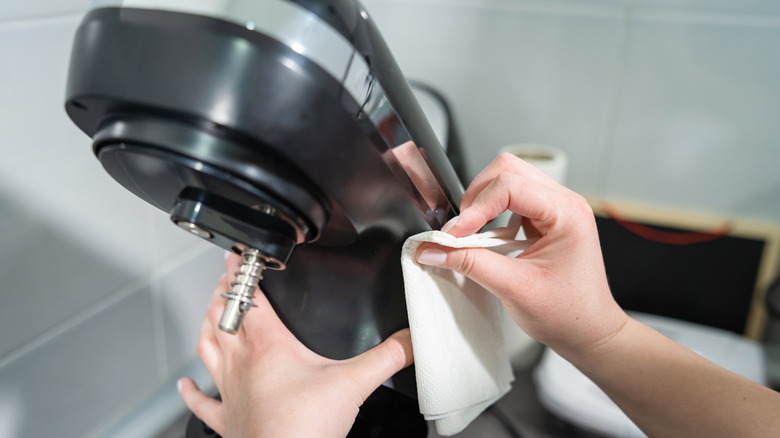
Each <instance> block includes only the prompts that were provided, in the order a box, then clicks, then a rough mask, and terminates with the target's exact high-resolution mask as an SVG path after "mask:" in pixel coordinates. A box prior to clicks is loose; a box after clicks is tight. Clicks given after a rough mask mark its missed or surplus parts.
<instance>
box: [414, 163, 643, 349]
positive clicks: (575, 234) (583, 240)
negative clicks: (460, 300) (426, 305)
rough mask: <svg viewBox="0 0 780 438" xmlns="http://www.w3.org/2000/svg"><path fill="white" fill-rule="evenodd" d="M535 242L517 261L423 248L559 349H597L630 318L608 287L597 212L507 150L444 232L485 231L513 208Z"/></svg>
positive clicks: (430, 260) (422, 258)
mask: <svg viewBox="0 0 780 438" xmlns="http://www.w3.org/2000/svg"><path fill="white" fill-rule="evenodd" d="M507 209H508V210H511V211H512V212H513V213H515V214H516V215H519V216H521V217H522V220H523V228H524V230H525V232H526V235H527V236H528V238H529V239H530V240H532V242H533V243H532V244H531V246H530V247H529V248H528V249H527V250H525V252H523V253H522V254H520V255H519V256H518V257H517V258H510V257H506V256H503V255H499V254H496V253H494V252H491V251H489V250H486V249H480V248H471V249H454V248H444V247H440V246H437V245H433V244H426V245H422V246H421V247H420V249H419V251H418V254H417V260H418V261H419V262H420V263H423V264H428V265H435V266H440V267H443V268H448V269H452V270H455V271H457V272H460V273H462V274H464V275H466V276H467V277H469V278H471V279H472V280H474V281H476V282H477V283H479V284H481V285H482V286H483V287H485V288H486V289H487V290H489V291H490V292H491V293H493V294H494V295H496V296H497V297H498V298H499V299H500V300H501V302H502V303H503V304H504V306H505V307H506V308H507V310H508V311H509V314H510V315H511V316H512V318H513V319H514V321H515V322H516V323H517V324H518V325H519V326H520V327H521V328H522V329H523V330H524V331H525V332H526V333H528V334H529V335H531V336H532V337H534V338H535V339H537V340H538V341H540V342H542V343H545V344H547V345H548V346H550V347H552V348H554V349H556V350H558V351H559V353H562V354H565V353H566V352H572V353H574V352H583V351H585V350H589V349H591V348H596V347H598V346H599V345H600V344H602V343H604V342H606V341H607V340H609V339H610V338H611V337H613V336H614V335H616V334H617V333H618V332H619V331H620V330H621V328H622V327H623V326H624V325H625V324H626V322H627V321H628V317H627V315H626V314H625V313H624V312H623V311H622V310H621V309H620V308H619V307H618V305H617V304H616V303H615V301H614V300H613V298H612V295H611V293H610V290H609V286H608V284H607V279H606V274H605V271H604V264H603V260H602V255H601V248H600V245H599V238H598V233H597V230H596V224H595V218H594V215H593V211H592V210H591V208H590V206H589V205H588V203H587V202H586V201H585V199H584V198H582V197H581V196H579V195H578V194H576V193H574V192H572V191H571V190H569V189H567V188H566V187H564V186H562V185H560V184H558V183H556V182H555V181H554V180H552V179H551V178H550V177H548V176H547V175H546V174H544V173H543V172H542V171H540V170H539V169H537V168H536V167H534V166H532V165H531V164H529V163H526V162H524V161H522V160H520V159H519V158H517V157H515V156H513V155H510V154H502V155H500V156H499V157H498V158H496V160H494V161H493V162H492V163H491V164H490V165H489V166H488V167H487V168H485V170H483V171H482V172H481V173H480V174H479V175H477V177H476V178H475V179H474V181H473V182H472V183H471V185H470V186H469V188H468V190H466V193H465V194H464V196H463V199H462V201H461V213H460V216H458V217H457V218H455V219H453V220H452V221H450V222H449V223H448V224H446V225H445V227H444V228H443V229H442V231H446V232H448V233H450V234H452V235H453V236H455V237H463V236H467V235H471V234H474V233H476V232H478V231H479V230H480V229H481V228H482V227H483V226H485V225H486V224H487V223H488V222H489V221H490V220H492V219H494V218H495V217H497V216H498V215H499V214H501V213H503V212H504V211H506V210H507Z"/></svg>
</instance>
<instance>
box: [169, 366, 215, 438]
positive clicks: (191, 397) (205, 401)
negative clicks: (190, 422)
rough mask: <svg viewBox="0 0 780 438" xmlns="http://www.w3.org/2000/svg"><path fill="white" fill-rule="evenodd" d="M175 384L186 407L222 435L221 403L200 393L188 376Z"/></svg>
mask: <svg viewBox="0 0 780 438" xmlns="http://www.w3.org/2000/svg"><path fill="white" fill-rule="evenodd" d="M177 386H178V389H179V393H181V398H182V400H184V404H186V405H187V408H189V410H190V411H192V413H193V414H195V416H196V417H198V418H200V419H201V420H203V422H204V423H206V424H207V425H208V426H209V427H210V428H212V429H214V430H215V431H216V432H217V433H218V434H220V435H224V433H225V419H224V418H223V415H222V403H221V402H219V401H218V400H215V399H213V398H211V397H209V396H208V395H206V394H204V393H202V392H201V391H200V389H198V386H197V385H195V382H194V381H192V379H190V378H189V377H185V378H183V379H180V380H179V381H178V382H177Z"/></svg>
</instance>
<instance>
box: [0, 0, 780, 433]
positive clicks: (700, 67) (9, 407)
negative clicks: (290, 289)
mask: <svg viewBox="0 0 780 438" xmlns="http://www.w3.org/2000/svg"><path fill="white" fill-rule="evenodd" d="M194 1H197V0H193V2H194ZM363 3H364V4H365V6H366V8H367V9H368V11H369V13H371V14H372V16H373V19H374V20H375V21H376V23H377V24H378V26H379V28H380V30H381V31H382V33H383V35H384V37H385V39H386V40H387V42H388V44H389V46H390V48H391V50H392V51H393V53H394V54H395V56H396V59H397V61H398V62H399V64H400V66H401V68H402V70H403V71H404V73H405V74H406V75H407V77H408V78H409V79H413V80H418V81H421V82H424V83H426V84H428V85H431V86H433V87H435V88H436V89H437V90H438V91H439V92H440V93H441V94H442V95H443V96H444V97H445V98H446V99H447V100H448V101H449V103H450V105H451V110H452V112H453V114H454V116H455V120H456V122H457V124H458V129H459V131H460V134H461V137H462V138H461V140H462V144H463V148H464V153H465V157H466V163H465V165H466V171H467V173H468V175H469V176H470V177H473V176H474V175H476V173H477V172H478V171H479V170H480V169H482V168H483V167H484V166H486V165H487V164H488V163H489V162H490V161H491V160H492V159H493V158H494V157H495V156H496V154H497V153H498V150H499V149H501V148H502V147H503V146H505V145H507V144H512V143H518V142H534V143H545V144H550V145H554V146H555V147H557V148H559V149H561V150H563V151H564V152H565V153H566V154H567V155H568V159H569V164H568V174H567V178H566V179H567V182H568V184H567V185H568V186H569V187H571V188H572V189H574V190H575V191H577V192H580V193H582V194H584V195H587V196H591V197H596V198H604V199H611V200H626V201H632V202H641V203H649V204H657V205H663V206H667V207H671V208H684V209H686V210H692V211H701V212H706V213H708V214H714V215H718V216H722V217H728V218H732V217H735V218H741V219H750V220H757V221H762V222H768V223H772V224H777V223H780V171H778V164H780V127H778V120H780V52H779V51H778V49H777V48H778V47H780V3H778V2H775V1H772V0H676V1H675V0H603V1H587V0H576V1H574V0H573V1H563V0H561V1H559V0H546V1H541V0H540V1H526V0H366V1H364V2H363ZM89 5H90V2H89V1H88V0H56V1H55V0H26V1H18V0H17V1H6V2H4V3H3V4H2V5H1V6H0V59H2V65H3V68H2V69H0V84H2V85H0V136H1V137H0V138H2V140H1V141H0V436H3V437H50V436H64V437H83V436H104V435H105V434H110V433H111V432H110V431H112V430H117V424H121V423H123V422H126V421H129V420H127V418H128V415H131V416H132V415H135V414H138V413H139V412H143V411H144V409H147V410H148V409H150V406H157V408H155V409H153V411H154V413H153V414H149V413H148V412H147V414H148V415H158V416H166V415H168V416H169V417H170V418H174V417H176V416H177V415H178V413H180V411H181V409H182V406H181V405H180V404H176V403H173V404H170V405H165V406H163V405H153V404H150V403H154V402H150V400H158V399H159V400H161V399H163V398H164V397H162V398H159V397H158V398H155V397H157V396H158V395H160V394H162V393H175V387H174V382H175V380H176V379H177V378H178V377H179V376H181V375H185V374H187V375H194V376H195V377H196V379H201V381H204V382H206V383H207V379H206V378H205V373H204V372H203V370H202V368H201V367H200V366H199V364H198V361H197V357H196V354H195V344H196V341H197V336H198V331H199V327H200V323H201V320H202V318H203V315H204V313H205V310H206V307H207V304H208V297H209V296H210V295H211V292H212V290H213V287H214V285H215V284H216V282H217V280H218V278H219V276H220V275H221V273H222V271H223V256H222V254H223V252H222V251H221V250H219V249H218V248H216V247H212V246H210V245H209V244H207V243H205V242H202V241H201V240H199V239H196V238H194V237H191V236H189V235H187V234H186V233H184V232H183V231H181V230H179V229H178V228H176V227H174V226H172V224H171V223H170V220H169V219H168V218H167V217H166V215H165V214H162V213H161V212H159V211H156V210H154V209H153V208H152V207H150V206H149V205H148V204H146V203H145V202H143V201H141V200H140V199H137V198H136V197H134V196H133V195H132V194H131V193H129V192H128V191H127V190H125V189H124V188H122V187H120V186H119V185H118V184H116V183H115V182H114V181H112V180H111V178H110V177H109V176H108V175H107V174H106V173H105V172H104V171H103V169H102V168H101V166H100V165H99V163H98V161H97V160H96V159H95V157H94V155H93V154H92V152H91V149H90V144H91V141H90V140H89V139H88V138H87V137H86V136H85V135H84V134H83V133H81V132H80V131H78V129H77V128H76V127H75V125H73V123H71V121H70V120H69V119H68V118H67V116H66V114H65V111H64V109H63V104H64V87H65V80H66V76H67V65H68V60H69V54H70V44H71V41H72V37H73V34H74V32H75V30H76V27H77V26H78V24H79V21H80V19H81V16H82V14H83V13H84V12H85V11H86V9H87V8H88V7H89ZM173 398H174V399H175V397H173ZM167 399H170V397H168V398H167ZM160 412H163V413H162V414H161V413H160ZM166 412H169V413H171V414H170V415H169V414H166ZM134 413H135V414H134ZM147 414H145V415H147ZM162 423H163V420H159V421H158V424H162ZM149 427H150V428H151V429H150V430H152V429H154V428H155V427H158V426H149ZM148 433H149V434H151V433H152V432H148ZM155 433H156V432H155ZM135 436H151V435H144V434H138V435H135Z"/></svg>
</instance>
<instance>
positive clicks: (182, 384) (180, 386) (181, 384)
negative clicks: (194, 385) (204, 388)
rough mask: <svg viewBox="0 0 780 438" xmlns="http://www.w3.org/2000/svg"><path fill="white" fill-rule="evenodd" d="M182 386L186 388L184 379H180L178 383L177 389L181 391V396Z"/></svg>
mask: <svg viewBox="0 0 780 438" xmlns="http://www.w3.org/2000/svg"><path fill="white" fill-rule="evenodd" d="M182 386H184V382H183V381H182V379H179V380H178V381H177V382H176V389H177V390H178V391H179V394H181V388H182Z"/></svg>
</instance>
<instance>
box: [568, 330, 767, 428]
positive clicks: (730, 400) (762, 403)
mask: <svg viewBox="0 0 780 438" xmlns="http://www.w3.org/2000/svg"><path fill="white" fill-rule="evenodd" d="M560 353H561V354H562V355H564V357H566V358H567V359H568V360H569V361H571V362H572V363H573V364H574V365H575V366H577V367H578V368H579V369H580V370H581V371H582V372H583V373H585V374H586V375H587V376H588V377H590V378H591V379H592V380H593V381H594V382H595V383H596V384H598V385H599V386H600V387H601V388H602V389H603V390H604V391H605V392H606V393H607V394H608V395H609V396H610V397H611V398H612V399H613V400H614V401H615V403H617V405H618V406H620V408H621V409H622V410H623V411H624V412H625V413H626V414H627V415H628V416H629V417H630V418H631V419H632V420H633V421H634V422H635V423H636V424H637V425H638V426H639V427H640V428H641V429H642V430H643V431H644V432H645V433H646V434H647V435H649V436H650V437H666V436H668V437H680V436H686V437H695V436H706V437H736V436H739V437H753V436H755V437H777V436H780V394H778V393H776V392H774V391H772V390H770V389H768V388H766V387H764V386H761V385H759V384H757V383H755V382H752V381H750V380H748V379H745V378H743V377H741V376H739V375H737V374H734V373H732V372H730V371H728V370H725V369H723V368H721V367H719V366H717V365H715V364H713V363H711V362H709V361H708V360H706V359H704V358H703V357H701V356H699V355H698V354H696V353H694V352H692V351H690V350H688V349H686V348H685V347H683V346H681V345H680V344H677V343H676V342H674V341H672V340H670V339H668V338H666V337H665V336H663V335H661V334H660V333H658V332H656V331H654V330H652V329H651V328H649V327H647V326H645V325H643V324H641V323H639V322H637V321H635V320H629V322H628V323H627V324H626V325H625V326H624V328H623V329H622V330H621V331H620V332H619V333H617V334H616V335H615V336H614V337H613V338H611V339H609V340H608V341H606V342H605V343H603V344H601V345H599V346H597V347H595V348H594V349H591V350H588V351H583V352H576V353H575V352H560Z"/></svg>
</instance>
